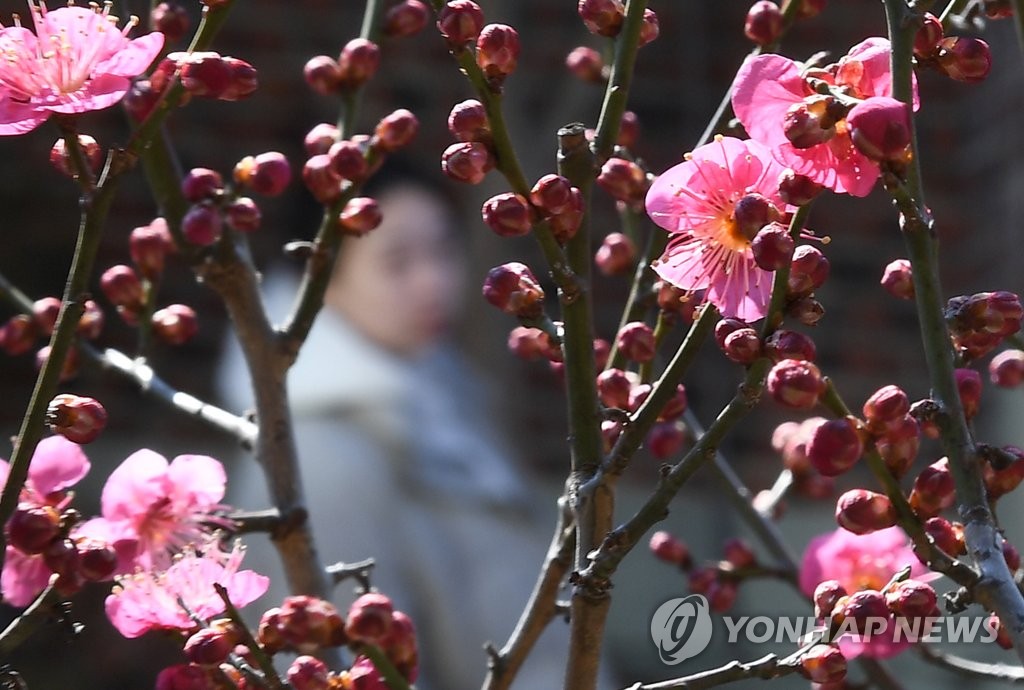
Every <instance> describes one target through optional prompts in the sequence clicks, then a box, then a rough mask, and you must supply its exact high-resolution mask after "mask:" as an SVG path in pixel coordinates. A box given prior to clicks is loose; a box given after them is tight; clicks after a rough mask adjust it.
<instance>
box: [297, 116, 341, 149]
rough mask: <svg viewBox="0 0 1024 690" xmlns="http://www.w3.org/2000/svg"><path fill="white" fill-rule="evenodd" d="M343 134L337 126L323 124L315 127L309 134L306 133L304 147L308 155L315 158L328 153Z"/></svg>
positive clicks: (327, 123)
mask: <svg viewBox="0 0 1024 690" xmlns="http://www.w3.org/2000/svg"><path fill="white" fill-rule="evenodd" d="M340 136H341V133H340V132H339V131H338V127H337V125H332V124H331V123H329V122H321V123H320V124H318V125H314V126H313V128H312V129H311V130H309V132H307V133H306V136H305V138H304V139H303V145H304V146H305V149H306V154H307V155H310V156H315V155H317V154H321V153H327V152H328V151H330V150H331V147H332V146H334V144H335V142H337V141H338V139H339V137H340Z"/></svg>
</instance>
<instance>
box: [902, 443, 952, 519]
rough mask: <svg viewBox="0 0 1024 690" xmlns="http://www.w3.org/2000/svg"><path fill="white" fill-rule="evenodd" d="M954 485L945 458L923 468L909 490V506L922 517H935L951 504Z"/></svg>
mask: <svg viewBox="0 0 1024 690" xmlns="http://www.w3.org/2000/svg"><path fill="white" fill-rule="evenodd" d="M954 498H955V487H954V484H953V475H952V474H951V473H950V471H949V461H948V460H947V459H946V458H942V459H941V460H938V461H936V462H934V463H932V464H931V465H929V466H928V467H926V468H924V469H923V470H922V471H921V473H920V474H918V475H917V478H916V479H915V480H914V488H913V490H912V491H911V492H910V499H909V500H910V506H911V507H912V508H913V509H914V512H915V513H917V514H918V515H919V516H921V517H922V518H930V517H935V516H936V515H938V514H939V513H940V512H941V511H943V510H945V509H946V508H948V507H950V506H951V505H953V500H954Z"/></svg>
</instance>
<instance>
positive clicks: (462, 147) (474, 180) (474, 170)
mask: <svg viewBox="0 0 1024 690" xmlns="http://www.w3.org/2000/svg"><path fill="white" fill-rule="evenodd" d="M493 167H494V157H493V156H492V155H491V151H490V149H488V148H487V146H486V145H484V144H482V143H480V142H478V141H466V142H462V143H460V144H452V145H451V146H449V147H448V148H446V149H445V150H444V153H443V154H441V170H443V171H444V173H445V174H446V175H447V176H448V177H450V178H452V179H453V180H457V181H459V182H466V183H468V184H480V183H481V182H483V179H484V177H486V175H487V173H488V172H490V171H491V169H492V168H493Z"/></svg>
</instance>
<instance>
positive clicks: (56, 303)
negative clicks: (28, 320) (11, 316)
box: [32, 297, 63, 335]
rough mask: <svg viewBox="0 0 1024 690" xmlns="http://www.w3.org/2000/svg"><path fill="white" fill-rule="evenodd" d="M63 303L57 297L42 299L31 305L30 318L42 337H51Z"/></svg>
mask: <svg viewBox="0 0 1024 690" xmlns="http://www.w3.org/2000/svg"><path fill="white" fill-rule="evenodd" d="M61 304H63V302H61V301H60V299H59V298H57V297H43V298H42V299H37V300H36V301H35V302H33V303H32V317H33V318H34V319H35V320H36V325H37V326H38V327H39V331H40V332H41V333H42V334H43V335H52V334H53V327H54V325H55V324H56V323H57V316H58V315H59V314H60V307H61Z"/></svg>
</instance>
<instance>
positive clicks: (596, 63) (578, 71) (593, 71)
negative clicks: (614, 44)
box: [565, 46, 604, 84]
mask: <svg viewBox="0 0 1024 690" xmlns="http://www.w3.org/2000/svg"><path fill="white" fill-rule="evenodd" d="M565 66H566V67H568V68H569V71H570V72H572V73H573V75H574V76H575V77H576V78H577V79H580V80H582V81H585V82H591V83H594V84H599V83H601V82H602V81H604V60H603V59H602V58H601V53H599V52H597V51H596V50H594V49H593V48H590V47H587V46H579V47H577V48H573V49H572V52H570V53H569V55H568V56H566V58H565Z"/></svg>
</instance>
